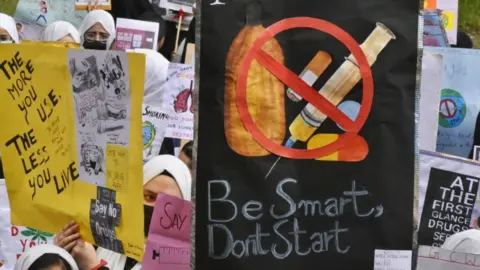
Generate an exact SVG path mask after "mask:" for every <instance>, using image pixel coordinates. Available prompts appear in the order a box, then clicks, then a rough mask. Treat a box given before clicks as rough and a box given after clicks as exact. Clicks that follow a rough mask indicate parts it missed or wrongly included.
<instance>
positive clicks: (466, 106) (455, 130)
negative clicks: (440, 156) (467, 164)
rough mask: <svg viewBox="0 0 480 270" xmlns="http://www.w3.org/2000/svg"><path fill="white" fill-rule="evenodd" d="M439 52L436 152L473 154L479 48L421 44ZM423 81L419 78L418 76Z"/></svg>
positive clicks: (479, 134) (479, 129)
mask: <svg viewBox="0 0 480 270" xmlns="http://www.w3.org/2000/svg"><path fill="white" fill-rule="evenodd" d="M424 50H425V51H427V52H431V53H436V54H440V55H442V59H443V61H442V62H443V65H442V69H443V70H442V78H441V87H440V88H439V89H440V102H439V104H438V109H439V112H438V136H437V146H436V151H437V152H441V153H445V154H449V155H455V156H459V157H463V158H472V157H473V148H474V145H479V144H480V118H479V116H480V105H479V104H480V103H479V102H480V95H479V93H480V92H479V91H478V90H477V85H480V77H479V76H477V73H476V72H475V70H476V69H477V67H478V66H479V64H478V63H479V61H480V50H472V49H458V48H438V47H425V49H424ZM422 80H423V79H422Z"/></svg>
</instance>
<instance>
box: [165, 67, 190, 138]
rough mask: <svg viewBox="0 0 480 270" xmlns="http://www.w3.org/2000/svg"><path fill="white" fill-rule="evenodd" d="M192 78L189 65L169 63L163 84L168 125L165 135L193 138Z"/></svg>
mask: <svg viewBox="0 0 480 270" xmlns="http://www.w3.org/2000/svg"><path fill="white" fill-rule="evenodd" d="M194 80H195V71H194V68H193V67H192V66H190V65H184V64H175V63H170V65H169V66H168V76H167V82H166V83H165V85H164V87H163V88H164V92H165V94H164V101H165V103H166V106H167V107H168V110H169V111H168V113H169V116H170V117H169V125H168V127H167V131H166V134H165V137H168V138H175V139H185V140H193V132H194V116H193V113H194V111H195V107H194V106H195V102H194V97H193V94H194V89H193V87H194Z"/></svg>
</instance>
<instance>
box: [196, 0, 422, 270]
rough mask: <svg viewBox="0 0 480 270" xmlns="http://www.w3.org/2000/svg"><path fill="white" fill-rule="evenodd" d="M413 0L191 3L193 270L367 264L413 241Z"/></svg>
mask: <svg viewBox="0 0 480 270" xmlns="http://www.w3.org/2000/svg"><path fill="white" fill-rule="evenodd" d="M418 9H419V1H418V0H388V1H387V0H368V1H366V0H337V1H322V0H317V1H312V0H308V1H307V0H295V1H294V0H290V1H287V0H258V1H254V0H243V1H242V0H238V1H235V0H223V1H221V3H218V1H217V2H214V0H212V1H202V6H201V11H200V14H201V15H200V17H199V18H197V19H199V20H200V21H201V43H200V44H199V45H200V46H201V47H200V66H201V68H200V87H199V104H198V106H199V111H198V115H199V119H198V123H197V125H198V133H197V137H196V138H197V140H198V148H197V151H198V152H197V161H198V163H197V170H196V173H197V178H196V179H197V182H196V183H197V201H196V203H197V212H196V219H197V226H196V267H197V269H200V270H206V269H209V270H211V269H218V270H225V269H229V270H235V269H242V270H243V269H245V270H254V269H277V270H281V269H288V270H291V269H306V268H311V267H312V265H318V263H319V262H320V263H321V264H322V265H324V266H325V267H327V268H328V269H348V270H351V269H353V268H354V269H356V270H371V269H373V262H374V252H375V249H383V250H411V248H412V235H413V224H414V222H413V210H412V209H413V193H414V192H413V191H414V107H415V105H414V104H415V86H416V78H415V75H416V65H417V63H416V62H417V36H418V35H417V25H418V19H419V18H418ZM352 267H353V268H352Z"/></svg>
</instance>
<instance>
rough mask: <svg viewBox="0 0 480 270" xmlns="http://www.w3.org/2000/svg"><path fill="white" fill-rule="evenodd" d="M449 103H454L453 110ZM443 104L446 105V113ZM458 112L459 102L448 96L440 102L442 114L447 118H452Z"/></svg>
mask: <svg viewBox="0 0 480 270" xmlns="http://www.w3.org/2000/svg"><path fill="white" fill-rule="evenodd" d="M449 103H450V104H452V105H453V112H452V111H450V108H449V107H448V106H449ZM442 106H444V107H445V113H444V112H443V111H442ZM456 114H457V104H455V102H454V101H453V99H451V98H446V99H444V100H442V101H441V102H440V115H442V116H443V117H445V118H452V117H454V116H455V115H456Z"/></svg>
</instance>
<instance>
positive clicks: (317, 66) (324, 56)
mask: <svg viewBox="0 0 480 270" xmlns="http://www.w3.org/2000/svg"><path fill="white" fill-rule="evenodd" d="M331 62H332V57H330V55H329V54H328V53H326V52H324V51H319V52H318V53H317V54H316V55H315V57H313V59H312V60H311V61H310V63H308V65H307V66H306V67H305V69H304V70H303V71H302V73H300V78H301V79H302V80H303V81H304V82H306V83H307V84H308V85H310V86H312V85H313V84H314V83H315V81H316V80H317V79H318V77H320V75H322V73H323V72H324V71H325V70H326V69H327V67H328V66H329V65H330V63H331ZM287 96H288V98H289V99H290V100H292V101H295V102H298V101H300V100H302V97H301V96H300V95H298V94H297V93H295V91H294V90H292V89H291V88H288V89H287Z"/></svg>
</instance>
